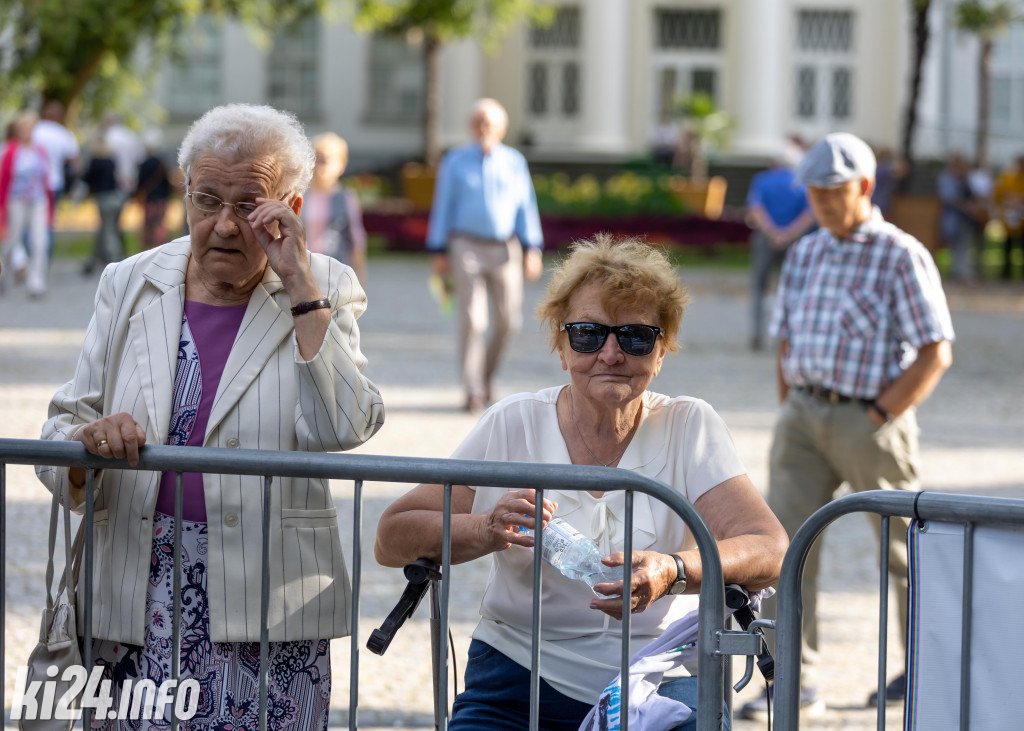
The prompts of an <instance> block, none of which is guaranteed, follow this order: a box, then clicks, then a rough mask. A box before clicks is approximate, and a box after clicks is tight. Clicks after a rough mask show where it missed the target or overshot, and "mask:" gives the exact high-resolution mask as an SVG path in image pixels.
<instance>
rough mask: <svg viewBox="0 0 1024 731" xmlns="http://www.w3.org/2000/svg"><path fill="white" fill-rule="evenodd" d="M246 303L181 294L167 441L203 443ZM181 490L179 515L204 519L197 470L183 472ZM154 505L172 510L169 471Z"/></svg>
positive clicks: (160, 509)
mask: <svg viewBox="0 0 1024 731" xmlns="http://www.w3.org/2000/svg"><path fill="white" fill-rule="evenodd" d="M246 307H247V305H232V306H230V307H222V306H219V305H206V304H203V303H201V302H193V301H191V300H185V317H184V318H183V320H182V328H181V339H180V341H179V344H178V372H177V373H176V374H175V378H174V403H173V404H172V405H171V409H172V414H173V415H172V416H171V424H170V426H169V428H168V437H167V443H168V444H175V445H184V446H186V447H201V446H203V442H204V440H205V439H206V425H207V422H208V421H209V419H210V410H211V409H212V408H213V399H214V397H215V396H216V395H217V387H218V386H219V385H220V378H221V375H222V374H223V373H224V365H225V364H226V363H227V360H228V354H229V353H230V352H231V346H232V345H233V344H234V342H235V336H236V335H237V334H238V328H239V327H241V325H242V318H243V317H244V316H245V308H246ZM182 496H183V498H184V499H183V503H184V510H183V512H182V517H183V518H184V519H185V520H188V521H193V522H198V523H205V522H206V501H205V499H204V496H203V476H202V474H201V473H197V472H185V473H183V474H182ZM156 509H157V512H160V513H163V514H165V515H174V473H173V472H164V473H163V474H162V475H161V477H160V494H159V495H158V496H157V500H156Z"/></svg>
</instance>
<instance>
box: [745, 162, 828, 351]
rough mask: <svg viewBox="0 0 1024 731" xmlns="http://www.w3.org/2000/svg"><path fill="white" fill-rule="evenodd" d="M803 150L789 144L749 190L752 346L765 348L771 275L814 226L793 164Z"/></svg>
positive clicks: (756, 177)
mask: <svg viewBox="0 0 1024 731" xmlns="http://www.w3.org/2000/svg"><path fill="white" fill-rule="evenodd" d="M800 156H801V152H800V150H799V148H797V147H796V146H795V145H792V144H787V145H785V146H784V147H783V148H782V149H781V150H779V151H778V153H776V155H775V156H774V157H773V158H772V163H771V167H770V168H769V169H768V170H764V171H762V172H760V173H758V174H757V175H755V176H754V179H753V180H752V181H751V183H750V191H749V192H748V193H747V223H748V225H749V226H750V227H751V228H752V229H753V230H754V231H753V233H752V234H751V237H750V264H751V282H750V305H751V314H750V349H751V350H761V349H762V348H763V347H764V294H765V290H766V289H767V287H768V278H769V277H770V276H771V273H772V271H773V270H775V269H777V268H778V267H780V266H781V265H782V260H783V259H784V258H785V256H786V251H787V250H788V249H789V246H790V244H792V243H793V242H794V241H796V240H797V239H798V238H800V237H801V236H803V235H804V234H805V233H807V231H808V229H810V228H811V227H812V226H813V225H814V214H813V213H811V209H810V207H809V206H808V205H807V193H806V191H805V190H804V186H803V185H801V184H800V182H799V181H798V180H797V179H796V173H794V172H793V166H794V165H796V163H798V162H799V161H800Z"/></svg>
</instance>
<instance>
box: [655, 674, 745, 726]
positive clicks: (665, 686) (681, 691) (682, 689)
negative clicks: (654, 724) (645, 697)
mask: <svg viewBox="0 0 1024 731" xmlns="http://www.w3.org/2000/svg"><path fill="white" fill-rule="evenodd" d="M658 695H660V696H664V697H666V698H671V699H672V700H676V701H679V702H680V703H685V704H686V705H687V706H689V707H690V708H693V709H696V708H697V679H696V678H692V677H691V678H675V679H674V680H666V681H665V682H664V683H662V684H661V685H659V686H658ZM722 709H723V710H722V714H723V716H722V731H730V729H731V728H732V719H731V718H730V716H729V707H728V706H726V705H725V704H722ZM696 729H697V711H696V710H694V712H693V714H692V715H691V716H690V717H689V718H688V719H686V721H684V722H683V723H681V724H680V725H678V726H676V727H675V728H674V729H672V731H696Z"/></svg>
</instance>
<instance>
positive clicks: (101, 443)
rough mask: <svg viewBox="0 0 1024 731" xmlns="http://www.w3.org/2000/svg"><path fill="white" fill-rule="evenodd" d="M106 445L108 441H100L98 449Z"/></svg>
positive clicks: (97, 444) (97, 443) (97, 445)
mask: <svg viewBox="0 0 1024 731" xmlns="http://www.w3.org/2000/svg"><path fill="white" fill-rule="evenodd" d="M106 444H107V440H106V439H100V440H99V441H98V442H96V449H99V448H100V447H103V446H106Z"/></svg>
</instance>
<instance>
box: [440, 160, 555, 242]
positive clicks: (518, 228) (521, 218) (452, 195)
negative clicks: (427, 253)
mask: <svg viewBox="0 0 1024 731" xmlns="http://www.w3.org/2000/svg"><path fill="white" fill-rule="evenodd" d="M454 233H463V234H469V235H471V236H477V237H480V238H484V239H496V240H498V241H507V240H508V239H509V238H510V237H511V236H512V235H513V234H515V236H516V237H517V238H518V239H519V241H520V242H521V243H522V244H523V246H527V247H537V248H540V247H542V246H543V245H544V237H543V234H542V233H541V228H540V214H539V213H538V212H537V196H536V194H535V193H534V190H533V181H532V180H531V179H530V170H529V168H528V167H527V165H526V158H525V157H523V156H522V154H520V153H519V152H518V151H516V150H513V149H512V148H511V147H508V146H506V145H501V144H499V145H496V146H495V147H494V148H493V149H492V150H491V152H490V153H489V154H487V155H485V154H484V152H483V149H482V148H481V147H480V145H479V144H477V143H475V142H474V143H471V144H468V145H463V146H461V147H456V148H454V149H453V150H451V151H449V152H448V154H447V155H445V156H444V159H443V160H442V161H441V167H440V169H439V170H438V173H437V183H436V184H435V186H434V202H433V205H432V206H431V209H430V226H429V228H428V229H427V249H429V250H431V251H441V250H443V249H444V248H445V246H446V245H447V244H448V240H449V239H450V238H451V236H452V234H454Z"/></svg>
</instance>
